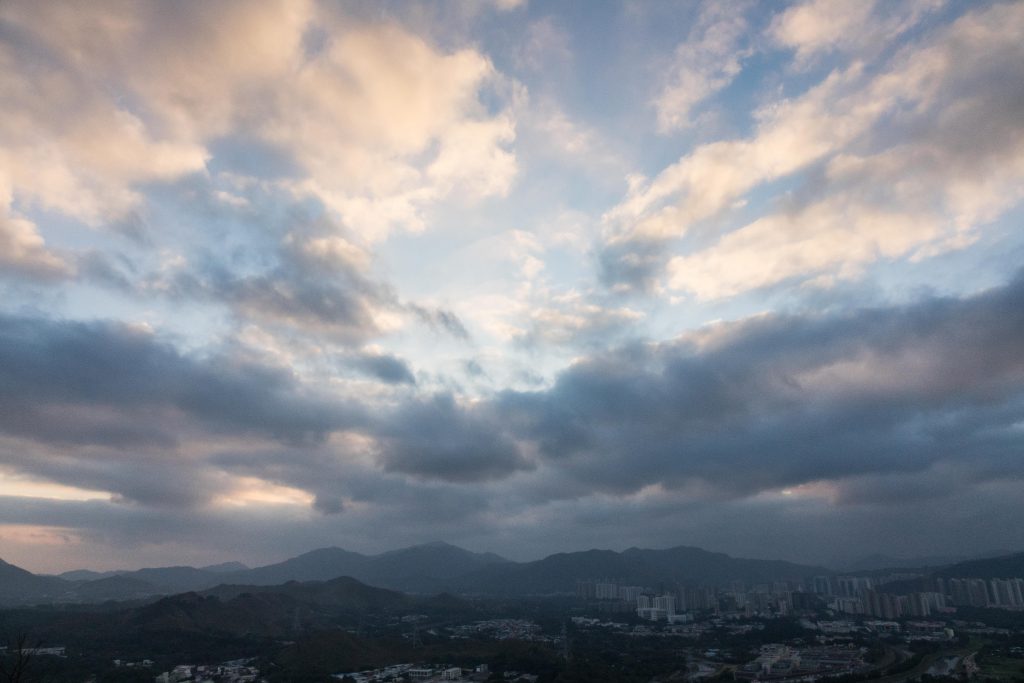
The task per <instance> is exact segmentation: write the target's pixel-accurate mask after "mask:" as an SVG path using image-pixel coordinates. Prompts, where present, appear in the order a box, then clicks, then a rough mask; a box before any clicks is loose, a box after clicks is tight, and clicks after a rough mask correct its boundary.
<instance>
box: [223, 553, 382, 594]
mask: <svg viewBox="0 0 1024 683" xmlns="http://www.w3.org/2000/svg"><path fill="white" fill-rule="evenodd" d="M369 559H370V558H369V557H367V556H366V555H361V554H359V553H354V552H351V551H348V550H342V549H341V548H320V549H318V550H312V551H310V552H308V553H304V554H302V555H299V556H298V557H293V558H291V559H288V560H285V561H284V562H278V563H277V564H270V565H267V566H265V567H257V568H255V569H249V570H247V571H241V572H231V573H229V574H226V575H222V576H221V577H219V578H221V579H222V580H223V582H226V583H238V584H248V585H254V586H273V585H277V584H282V583H287V582H288V581H326V580H328V579H334V578H337V577H339V576H356V577H358V576H360V575H365V572H364V570H365V568H366V566H367V563H368V561H369Z"/></svg>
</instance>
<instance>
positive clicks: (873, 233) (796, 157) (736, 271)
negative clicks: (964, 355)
mask: <svg viewBox="0 0 1024 683" xmlns="http://www.w3.org/2000/svg"><path fill="white" fill-rule="evenodd" d="M1022 21H1024V13H1022V12H1021V11H1020V7H1019V6H1016V5H1012V4H1010V5H995V6H993V7H990V8H986V9H984V10H981V11H978V12H975V13H969V14H967V15H965V16H963V17H961V18H960V19H958V20H957V21H956V22H954V23H953V24H952V25H950V26H948V27H946V28H945V29H943V30H941V31H937V32H934V33H931V34H928V35H927V36H926V37H925V38H923V39H921V40H920V41H919V42H918V43H916V44H911V45H909V46H907V47H905V48H903V49H901V50H899V51H898V52H897V53H896V54H894V55H893V56H892V57H891V58H889V59H888V60H887V61H886V62H885V63H884V64H881V65H878V66H877V67H869V66H868V65H867V64H865V63H863V62H854V63H852V64H851V65H849V66H846V67H844V68H840V69H836V70H834V71H833V72H831V73H830V74H829V75H828V76H827V77H826V78H825V79H824V80H823V81H821V82H820V83H818V84H817V85H815V86H813V87H812V88H810V89H809V90H808V91H806V92H805V93H803V94H802V95H799V96H798V97H795V98H793V99H787V100H782V101H780V102H777V103H774V104H772V105H768V106H765V107H763V108H762V109H760V110H759V111H758V112H757V127H756V132H755V134H754V135H753V136H751V137H749V138H746V139H736V140H725V141H716V142H712V143H708V144H704V145H701V146H699V147H697V148H696V149H695V150H693V151H692V152H691V153H690V154H688V155H686V156H684V157H682V158H681V159H680V160H679V161H678V162H677V163H675V164H673V165H672V166H670V167H668V168H666V169H665V170H664V171H662V172H661V173H660V174H658V176H657V177H655V178H654V179H653V180H651V181H650V182H637V183H634V187H633V190H632V191H631V193H630V195H629V196H628V197H627V199H626V200H624V201H623V202H622V203H620V204H619V205H618V206H616V207H615V208H614V209H612V210H611V211H609V212H608V213H607V214H606V216H605V223H606V235H605V244H604V249H603V252H602V260H603V263H605V268H604V271H603V272H604V275H605V278H606V281H608V283H609V284H611V285H612V286H618V287H621V288H629V287H634V286H637V285H641V286H642V285H645V284H649V283H650V282H651V281H652V280H654V278H653V276H652V273H651V271H657V269H658V268H659V267H661V266H662V264H663V263H664V261H663V260H659V259H655V260H654V261H652V260H651V259H650V258H649V257H648V256H646V254H649V253H650V252H652V251H657V247H659V246H660V247H662V248H663V249H664V248H665V247H666V245H669V244H671V243H672V242H673V241H675V240H677V239H679V238H681V237H683V236H687V235H689V233H690V232H691V231H692V229H693V228H694V227H695V226H698V225H701V222H702V221H708V220H710V219H713V218H714V219H716V221H717V227H719V229H721V228H727V227H728V225H729V221H728V218H729V216H728V211H729V209H730V207H731V206H732V205H734V204H735V203H736V202H737V200H741V199H742V198H743V197H744V195H746V194H747V193H748V192H750V191H751V190H753V189H754V188H757V187H759V186H761V185H763V184H764V183H766V182H769V181H772V180H775V179H779V178H784V177H788V176H794V174H797V173H800V172H804V171H807V170H808V169H813V168H814V167H815V165H824V167H825V168H824V181H825V182H824V183H821V184H820V186H815V184H814V182H813V180H814V178H815V176H814V174H813V173H812V174H811V178H810V179H807V178H799V177H797V181H798V182H799V181H801V180H803V181H804V188H805V191H806V193H807V194H809V195H810V196H812V197H814V198H816V199H817V200H818V201H813V200H812V201H808V200H807V199H806V198H804V199H803V200H802V205H800V204H798V205H797V206H795V207H792V208H790V207H786V206H782V207H780V209H783V210H780V211H778V212H777V213H774V214H772V213H770V214H768V215H767V216H766V217H763V218H761V219H759V220H758V221H755V222H753V223H751V224H749V225H747V226H742V227H740V228H739V229H737V230H735V231H733V232H728V233H727V234H725V235H724V236H722V237H721V239H720V241H719V242H718V243H717V244H713V245H712V246H711V247H710V248H709V249H707V250H695V251H693V252H692V253H691V254H689V255H686V256H682V257H678V258H677V259H676V260H675V261H674V262H673V263H672V264H670V265H669V268H670V284H672V285H673V286H674V287H676V288H679V289H684V290H689V291H691V292H694V293H696V294H698V295H699V296H703V297H705V298H708V297H718V296H728V295H731V294H735V293H738V292H741V291H744V290H746V289H749V288H755V287H759V286H764V285H765V284H771V283H774V282H779V281H782V280H785V279H787V278H790V277H794V276H801V277H810V276H814V275H817V274H819V273H820V272H821V271H822V270H825V269H837V270H838V271H839V273H840V274H841V275H842V274H844V273H851V272H853V273H856V272H859V271H860V270H861V269H862V268H863V267H865V266H866V265H868V264H870V263H872V262H874V261H876V260H878V259H879V258H880V257H882V258H900V257H907V256H912V255H914V254H916V253H917V254H922V255H924V254H925V253H926V251H924V250H922V248H923V247H927V246H929V245H935V246H938V247H939V248H942V245H944V246H945V248H956V247H957V246H958V245H959V246H962V245H963V244H966V243H969V241H970V240H969V239H965V237H964V235H963V234H962V233H963V232H964V231H967V230H969V229H970V228H973V227H976V225H977V224H979V223H984V222H985V221H987V220H992V218H994V217H995V216H997V215H999V213H1000V212H1001V211H1003V210H1005V209H1006V208H1008V207H1009V206H1012V205H1013V204H1014V203H1015V202H1016V201H1019V195H1018V194H1017V193H1016V192H1015V191H1014V190H1013V189H1012V188H1013V187H1016V186H1019V173H1020V170H1019V166H1020V157H1021V153H1020V146H1019V139H1020V130H1021V128H1020V126H1019V123H1017V122H1019V117H1016V116H1015V115H1016V113H1019V111H1020V105H1019V102H1018V100H1019V99H1020V98H1019V93H1017V90H1016V89H1015V88H1013V87H1012V86H1010V87H1009V88H1007V81H1006V76H1007V75H1008V74H1009V73H1010V71H1012V67H1011V66H1010V65H1011V64H1013V63H1014V62H1017V61H1019V60H1020V58H1021V55H1020V47H1019V41H1017V40H1016V34H1017V30H1016V29H1017V27H1018V25H1019V24H1020V23H1021V22H1022ZM965 49H966V50H967V52H968V53H969V54H970V55H971V57H970V58H969V59H960V58H959V57H957V55H960V54H962V53H963V51H964V50H965ZM950 93H957V94H958V96H957V97H956V98H955V99H950V98H949V94H950ZM954 103H955V104H954ZM1015 121H1016V122H1015ZM970 130H975V131H977V130H986V131H991V132H992V133H993V135H991V136H988V137H987V138H986V142H987V143H988V144H983V145H982V146H981V147H979V148H974V149H972V148H970V147H969V146H966V145H962V144H961V143H960V142H959V140H962V134H963V133H964V132H967V131H970ZM897 140H899V141H901V142H899V143H897V142H895V141H897ZM993 140H999V149H995V148H994V147H993V145H992V144H991V142H992V141H993ZM936 164H937V165H936ZM858 165H860V166H861V167H860V169H857V168H856V167H857V166H858ZM868 168H870V170H868ZM968 168H971V169H973V170H974V171H980V175H979V174H977V173H974V174H972V175H969V176H966V177H965V176H964V175H963V173H964V171H966V170H967V169H968ZM918 175H921V176H926V177H928V180H927V181H922V182H921V183H915V178H916V177H917V176H918ZM854 177H856V178H857V180H856V181H855V180H854ZM978 193H980V195H981V196H980V197H979V196H978ZM972 198H976V201H974V202H973V203H972V202H971V199H972ZM879 200H882V201H879ZM777 201H779V200H777ZM782 201H785V198H782ZM797 201H798V202H799V201H801V200H797ZM780 203H781V202H780ZM935 207H938V208H935ZM802 213H803V214H804V215H801V214H802ZM885 226H889V227H888V228H887V227H885ZM755 252H757V256H756V258H755V259H754V261H756V262H752V261H751V257H752V256H753V254H754V253H755ZM620 262H621V264H622V265H619V264H620ZM633 262H635V263H636V264H639V266H642V267H641V268H639V270H638V267H637V266H634V265H630V264H631V263H633ZM744 268H751V269H752V272H751V273H750V275H749V277H748V276H746V275H744V274H743V273H742V271H743V269H744ZM615 278H618V279H615Z"/></svg>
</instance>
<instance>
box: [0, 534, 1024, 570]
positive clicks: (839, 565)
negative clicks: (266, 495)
mask: <svg viewBox="0 0 1024 683" xmlns="http://www.w3.org/2000/svg"><path fill="white" fill-rule="evenodd" d="M438 545H442V546H448V547H454V548H457V549H459V550H464V551H468V552H470V553H474V554H477V555H488V554H490V555H497V556H498V557H500V558H501V559H503V560H506V561H510V562H514V563H518V564H526V563H530V562H538V561H540V560H544V559H547V558H548V557H552V556H553V555H559V554H572V553H586V552H593V551H599V552H614V553H623V552H626V551H628V550H653V551H663V550H673V549H676V548H688V549H695V550H700V551H703V552H707V553H711V554H721V555H727V556H728V557H730V558H732V559H736V560H765V561H780V562H788V563H790V564H795V565H800V566H805V567H817V568H820V569H825V570H828V571H830V572H844V571H849V572H858V571H875V569H869V570H860V569H853V568H851V567H853V566H854V565H855V564H857V563H859V562H862V561H865V560H871V559H875V558H885V559H886V560H892V561H895V562H900V563H902V562H906V561H909V560H935V559H949V562H943V563H941V564H936V565H933V566H941V565H942V564H949V563H955V562H961V561H973V560H979V559H989V558H995V557H1004V556H1009V555H1018V554H1022V553H1024V550H1007V549H998V550H989V551H984V552H981V553H977V554H972V555H969V556H957V555H954V554H942V553H935V554H932V555H928V556H920V555H918V556H911V555H908V556H899V555H888V554H883V553H873V554H870V555H862V556H859V557H855V558H845V559H841V560H840V559H837V560H836V561H833V562H825V563H818V562H805V561H801V560H799V559H794V558H786V557H752V556H746V555H742V554H734V553H729V552H725V551H721V550H713V549H710V548H702V547H698V546H690V545H686V544H676V545H670V546H664V547H658V548H654V547H640V546H635V545H634V546H628V547H621V548H617V549H616V548H609V547H600V548H599V547H589V548H578V549H566V550H560V551H556V552H554V553H548V554H545V555H542V556H539V557H520V558H511V557H506V556H504V555H501V553H496V552H494V551H491V550H473V549H470V548H464V547H462V546H460V545H458V544H455V543H449V542H447V541H436V540H435V541H427V542H424V543H416V544H413V545H409V546H402V547H398V548H388V549H385V550H380V551H375V552H361V551H358V550H353V549H351V548H345V547H342V546H337V545H331V546H323V547H319V548H310V549H308V550H305V551H303V552H300V553H297V554H295V555H289V556H287V557H279V558H277V559H270V560H263V561H257V562H241V561H240V560H238V559H231V558H228V559H222V560H219V561H215V562H197V563H192V564H187V563H186V564H177V565H161V566H150V565H145V566H138V567H125V566H116V565H110V566H109V567H83V566H74V567H70V568H66V569H60V568H58V569H54V570H47V571H41V570H36V569H33V568H32V567H27V566H22V565H19V564H17V563H14V562H9V561H8V560H7V559H6V558H4V557H3V556H0V561H6V562H7V563H8V564H13V565H15V566H17V567H20V568H21V569H26V570H28V571H31V572H32V573H33V574H36V575H40V576H60V575H62V574H66V573H69V572H75V571H94V572H97V573H107V572H117V573H130V572H134V571H139V570H141V569H161V568H168V567H192V568H196V569H203V568H205V567H216V566H218V565H222V564H232V563H239V564H242V565H243V566H245V567H246V569H258V568H260V567H266V566H271V565H276V564H280V563H282V562H286V561H288V560H292V559H295V558H297V557H301V556H303V555H308V554H310V553H314V552H318V551H321V550H342V551H346V552H352V553H357V554H360V555H363V556H365V557H379V556H381V555H386V554H388V553H394V552H400V551H403V550H411V549H415V548H421V547H429V546H438ZM954 558H955V559H954ZM844 563H845V564H844ZM880 568H883V569H884V568H888V567H880ZM892 568H897V566H893V567H892Z"/></svg>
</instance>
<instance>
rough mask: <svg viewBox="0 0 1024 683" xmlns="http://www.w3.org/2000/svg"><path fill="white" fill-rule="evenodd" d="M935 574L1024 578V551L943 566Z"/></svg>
mask: <svg viewBox="0 0 1024 683" xmlns="http://www.w3.org/2000/svg"><path fill="white" fill-rule="evenodd" d="M933 575H934V576H942V577H948V578H960V579H1006V578H1014V577H1022V578H1024V553H1014V554H1012V555H1004V556H1002V557H989V558H985V559H982V560H970V561H968V562H958V563H956V564H952V565H949V566H948V567H943V568H942V569H940V570H938V571H936V572H934V574H933Z"/></svg>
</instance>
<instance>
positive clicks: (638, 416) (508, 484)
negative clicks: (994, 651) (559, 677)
mask: <svg viewBox="0 0 1024 683" xmlns="http://www.w3.org/2000/svg"><path fill="white" fill-rule="evenodd" d="M1022 36H1024V3H1022V2H1012V1H1003V2H986V1H977V2H956V1H954V0H877V1H872V0H864V1H863V2H848V1H847V0H796V1H794V2H789V3H785V2H772V3H762V2H753V1H750V2H747V1H744V0H735V1H730V2H707V3H700V2H695V1H694V2H674V3H669V2H633V1H630V0H623V1H622V2H569V1H566V2H557V3H547V2H545V3H541V2H532V1H531V2H526V1H524V0H492V1H490V2H487V1H484V0H478V1H475V2H468V1H467V2H459V1H457V0H450V1H446V2H437V3H430V2H427V3H411V2H404V1H403V2H358V1H355V0H353V1H352V2H313V1H307V0H268V1H266V2H236V1H233V0H225V1H223V2H215V3H210V2H203V1H199V0H185V1H182V2H137V1H135V0H131V1H128V0H124V1H117V0H98V1H96V2H89V3H79V2H63V1H57V2H45V3H43V2H33V1H31V0H0V102H2V103H3V105H2V114H0V557H2V558H3V559H4V560H6V561H8V562H12V563H15V564H18V565H19V566H23V567H25V568H28V569H30V570H33V571H39V572H57V571H63V570H69V569H73V568H81V567H87V568H93V569H111V568H133V567H140V566H159V565H171V564H176V565H180V564H195V565H200V564H210V563H214V562H220V561H226V560H240V561H243V562H247V563H249V564H265V563H269V562H274V561H279V560H281V559H284V558H287V557H289V556H293V555H296V554H299V553H301V552H304V551H308V550H311V549H313V548H317V547H324V546H332V545H334V546H340V547H344V548H347V549H350V550H355V551H360V552H367V553H374V552H381V551H385V550H390V549H394V548H398V547H403V546H407V545H411V544H416V543H423V542H429V541H435V540H443V541H447V542H450V543H454V544H457V545H460V546H463V547H465V548H468V549H470V550H474V551H492V552H496V553H499V554H501V555H504V556H506V557H509V558H512V559H517V560H530V559H537V558H540V557H542V556H545V555H547V554H550V553H554V552H560V551H571V550H582V549H587V548H594V547H597V548H611V549H615V550H621V549H625V548H628V547H630V546H640V547H653V548H659V547H671V546H676V545H695V546H701V547H704V548H707V549H710V550H715V551H723V552H728V553H731V554H734V555H738V556H746V557H762V558H780V559H789V560H796V561H802V562H814V563H831V564H842V563H843V562H848V561H852V560H854V559H856V558H859V557H862V556H865V555H869V554H872V553H885V554H889V555H893V556H896V557H909V556H915V555H918V556H920V555H939V554H944V555H971V554H975V553H985V552H990V551H993V550H1007V551H1013V550H1021V549H1024V525H1021V524H1020V520H1021V519H1024V230H1022V229H1021V221H1022V218H1024V202H1022V199H1024V67H1022V65H1024V40H1022V39H1021V37H1022Z"/></svg>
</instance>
